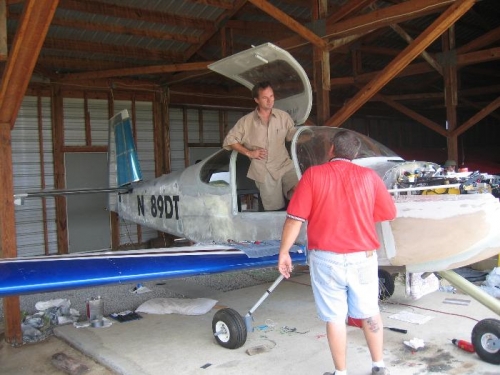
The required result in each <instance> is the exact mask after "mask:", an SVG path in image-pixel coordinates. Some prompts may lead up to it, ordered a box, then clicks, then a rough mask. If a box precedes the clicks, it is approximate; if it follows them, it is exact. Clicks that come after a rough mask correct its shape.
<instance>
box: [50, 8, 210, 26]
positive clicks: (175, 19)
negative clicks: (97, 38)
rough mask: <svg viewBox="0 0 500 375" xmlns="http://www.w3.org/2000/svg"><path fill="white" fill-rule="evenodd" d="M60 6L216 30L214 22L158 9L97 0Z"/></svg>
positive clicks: (78, 10)
mask: <svg viewBox="0 0 500 375" xmlns="http://www.w3.org/2000/svg"><path fill="white" fill-rule="evenodd" d="M59 7H60V8H62V9H69V10H74V11H77V12H84V13H91V14H99V15H103V16H109V17H117V18H126V19H132V20H136V21H145V22H152V23H160V24H166V25H172V26H183V27H191V28H194V29H201V30H205V31H209V32H210V31H213V30H214V25H213V23H212V22H210V21H208V20H204V19H200V18H194V17H185V16H179V15H172V14H169V13H162V12H159V11H157V10H148V9H144V8H134V7H128V6H120V5H115V4H108V3H103V2H100V1H95V0H85V1H79V0H60V1H59Z"/></svg>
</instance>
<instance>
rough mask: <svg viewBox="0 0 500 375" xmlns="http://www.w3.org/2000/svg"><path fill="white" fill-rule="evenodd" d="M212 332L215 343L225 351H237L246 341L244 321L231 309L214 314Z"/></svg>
mask: <svg viewBox="0 0 500 375" xmlns="http://www.w3.org/2000/svg"><path fill="white" fill-rule="evenodd" d="M212 332H213V333H214V336H215V340H216V341H217V343H218V344H219V345H220V346H222V347H224V348H226V349H237V348H239V347H241V346H243V344H244V343H245V341H246V340H247V327H246V325H245V320H244V319H243V317H242V316H241V315H240V314H239V313H238V312H237V311H235V310H233V309H228V308H226V309H221V310H219V311H217V312H216V313H215V315H214V318H213V319H212Z"/></svg>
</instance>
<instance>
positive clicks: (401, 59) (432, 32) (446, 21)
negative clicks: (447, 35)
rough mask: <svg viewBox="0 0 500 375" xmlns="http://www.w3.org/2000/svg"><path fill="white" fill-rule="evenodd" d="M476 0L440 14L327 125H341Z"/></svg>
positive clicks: (470, 0)
mask: <svg viewBox="0 0 500 375" xmlns="http://www.w3.org/2000/svg"><path fill="white" fill-rule="evenodd" d="M474 3H475V1H474V0H462V1H457V2H456V3H455V4H453V5H452V6H450V7H449V8H448V9H447V10H446V11H445V12H443V14H441V16H439V17H438V18H437V19H436V20H435V21H434V22H433V23H432V24H431V25H430V26H429V27H428V28H427V29H426V30H425V31H424V32H423V33H422V34H420V35H419V36H418V37H417V38H416V39H415V41H414V42H413V43H412V44H410V45H409V46H408V47H406V48H405V49H404V50H403V51H402V52H401V53H400V55H398V57H396V58H395V59H394V60H393V61H392V62H391V63H389V64H388V65H387V66H386V68H385V69H383V70H382V71H381V72H380V73H379V74H378V75H377V76H376V77H375V78H374V79H373V80H372V81H371V82H369V83H368V84H367V85H366V86H365V87H364V88H363V89H362V90H360V91H359V92H358V93H357V94H356V95H355V96H354V97H353V98H352V99H351V100H349V102H348V103H347V104H346V105H345V106H344V107H343V108H341V109H340V110H339V111H338V112H337V113H336V114H335V115H334V116H333V117H331V118H330V119H329V120H328V121H327V122H326V123H325V125H328V126H340V125H342V124H343V123H344V121H346V120H347V119H348V118H349V117H350V116H351V115H352V114H353V113H354V112H356V111H357V110H358V109H359V108H360V107H361V106H362V105H363V104H365V103H366V102H367V101H368V100H370V98H372V97H373V96H374V95H375V94H376V93H378V91H379V90H380V89H381V88H382V87H384V86H385V85H386V84H387V83H388V82H389V81H390V80H391V79H393V78H394V77H395V76H396V75H397V74H398V73H399V72H401V71H402V70H403V69H404V68H405V67H406V66H408V64H409V63H410V62H411V61H413V59H415V57H417V56H418V55H420V54H421V53H422V51H424V50H425V48H427V47H428V46H429V45H430V44H431V43H432V42H433V41H434V40H436V39H437V38H438V37H439V36H440V35H441V34H442V33H443V32H445V31H446V30H447V29H448V28H449V27H450V26H451V25H453V24H454V23H455V22H456V21H457V20H458V19H459V18H460V17H461V16H462V15H463V14H465V13H466V12H467V11H468V10H469V9H470V8H471V7H472V6H473V5H474Z"/></svg>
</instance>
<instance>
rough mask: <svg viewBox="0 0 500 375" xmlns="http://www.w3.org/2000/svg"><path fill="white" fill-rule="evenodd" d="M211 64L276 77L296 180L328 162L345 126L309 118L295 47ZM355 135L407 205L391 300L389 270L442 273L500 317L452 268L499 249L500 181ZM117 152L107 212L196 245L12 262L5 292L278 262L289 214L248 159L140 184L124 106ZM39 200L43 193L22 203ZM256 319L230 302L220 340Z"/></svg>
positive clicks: (236, 336)
mask: <svg viewBox="0 0 500 375" xmlns="http://www.w3.org/2000/svg"><path fill="white" fill-rule="evenodd" d="M209 68H210V69H212V70H213V71H215V72H218V73H220V74H223V75H225V76H227V77H229V78H231V79H233V80H235V81H237V82H239V83H241V84H243V85H244V86H246V87H248V88H249V89H251V88H252V87H253V86H254V85H255V84H256V83H257V82H260V81H271V82H273V87H274V92H275V97H276V102H275V106H276V107H277V108H280V109H283V110H285V111H287V112H288V113H289V114H290V115H291V116H292V118H293V119H294V121H295V123H296V125H298V126H297V130H296V133H295V135H294V138H293V140H292V141H291V144H290V145H289V151H290V155H291V158H292V160H293V162H294V166H295V171H296V173H297V175H298V176H299V178H300V177H301V176H302V174H303V173H304V171H305V170H306V169H307V168H309V167H310V166H313V165H317V164H321V163H324V162H326V161H327V157H328V149H329V146H330V139H331V137H332V136H333V135H334V134H335V132H337V131H338V130H339V129H338V128H332V127H324V126H305V125H303V124H304V123H305V121H306V119H307V118H308V116H309V113H310V110H311V106H312V90H311V85H310V82H309V79H308V77H307V75H306V73H305V71H304V70H303V69H302V67H301V66H300V65H299V64H298V63H297V61H296V60H295V59H294V58H293V57H292V56H291V55H290V54H289V53H288V52H286V51H284V50H283V49H281V48H279V47H277V46H275V45H273V44H270V43H267V44H263V45H261V46H258V47H253V48H251V49H249V50H246V51H243V52H240V53H237V54H235V55H232V56H230V57H227V58H225V59H222V60H220V61H218V62H216V63H214V64H212V65H210V66H209ZM358 137H359V138H360V139H361V141H362V146H361V149H360V152H359V154H358V156H357V158H356V159H355V160H354V161H353V162H354V163H356V164H359V165H362V166H365V167H369V168H372V169H373V170H375V171H376V172H377V173H378V174H379V176H380V177H381V178H382V179H383V181H384V183H385V185H386V187H387V189H388V190H389V191H390V192H391V193H392V194H393V195H394V199H395V202H396V206H397V209H398V215H397V218H396V219H395V220H393V221H391V222H383V223H380V224H379V225H378V226H377V231H378V235H379V239H380V242H381V246H380V249H378V251H379V252H378V253H379V264H380V266H381V271H380V272H379V277H380V278H381V280H384V283H385V287H386V288H387V289H388V290H389V295H392V292H393V291H394V284H393V283H394V281H393V278H392V277H391V274H390V271H389V270H393V269H397V270H404V271H406V272H410V273H417V272H421V273H433V272H438V273H439V274H440V275H441V276H442V277H444V278H446V279H447V280H450V282H452V283H453V284H454V285H456V286H457V287H459V288H460V289H462V290H465V291H466V292H467V293H468V294H470V295H471V296H472V297H473V298H476V299H478V300H479V301H480V302H482V303H484V304H485V305H486V306H487V307H489V308H491V309H492V310H493V311H495V312H497V314H500V302H499V301H497V300H495V299H494V298H493V297H491V296H489V295H487V294H486V293H485V292H483V291H482V290H480V289H479V288H476V287H475V286H473V285H472V284H470V283H469V282H468V281H467V280H465V279H463V278H461V277H460V276H458V275H457V274H456V273H454V272H453V271H452V270H453V269H456V268H459V267H462V266H466V265H469V264H472V263H475V262H479V261H481V260H483V259H487V258H490V257H493V256H495V255H498V254H500V231H498V230H497V227H498V223H500V202H499V200H498V199H497V198H496V197H494V196H493V195H492V194H491V189H492V187H498V183H499V177H498V176H492V175H487V174H481V173H479V172H475V173H459V174H455V175H446V174H445V173H444V171H443V169H442V168H441V167H440V166H439V165H438V164H436V163H433V162H424V161H405V160H403V159H402V158H401V157H399V156H398V155H397V154H395V153H394V152H393V151H391V150H390V149H388V148H387V147H385V146H383V145H382V144H380V143H379V142H377V141H375V140H373V139H371V138H369V137H367V136H364V135H362V134H358ZM113 140H114V141H113ZM108 147H109V148H108V150H109V165H110V186H109V189H111V190H113V191H115V193H112V194H111V193H110V210H113V211H115V212H117V213H118V215H119V216H120V217H121V218H123V219H125V220H128V221H131V222H134V223H138V224H141V225H144V226H148V227H151V228H154V229H156V230H158V231H163V232H167V233H170V234H172V235H175V236H178V237H183V238H187V239H189V240H191V241H193V242H194V243H196V245H195V246H190V247H186V248H170V249H155V250H153V249H148V250H143V251H126V252H101V253H84V254H76V255H67V256H52V257H37V258H16V259H3V260H0V297H4V296H8V295H19V294H26V293H36V292H42V291H55V290H62V289H73V288H77V287H88V286H96V285H102V284H110V283H117V282H132V281H140V280H149V279H154V278H173V277H186V276H192V275H196V274H207V273H216V272H225V271H236V270H240V269H247V268H258V267H267V266H274V265H276V262H277V256H276V253H277V250H278V249H279V240H280V236H281V230H282V228H283V224H284V221H285V218H286V213H285V212H283V211H281V212H280V211H272V212H265V211H263V210H262V206H261V204H260V202H259V191H258V189H257V188H256V186H255V183H254V182H253V180H250V179H249V178H247V177H246V173H247V170H248V167H249V163H250V160H249V159H248V158H247V157H246V156H244V155H242V154H239V153H237V152H236V151H227V150H224V149H221V150H219V151H217V152H216V153H214V154H213V155H211V156H210V157H208V158H206V159H204V160H202V161H201V162H199V163H196V164H194V165H192V166H190V167H187V168H186V169H184V170H182V171H177V172H173V173H170V174H168V175H163V176H161V177H158V178H156V179H154V180H151V181H142V180H141V176H140V175H141V173H140V166H139V163H138V159H137V154H136V151H135V147H134V142H133V139H132V133H131V131H130V118H129V117H128V114H127V112H126V111H122V112H120V113H118V114H117V115H115V116H114V117H113V118H112V119H111V120H110V142H109V144H108ZM452 193H458V194H452ZM31 196H36V194H31V195H30V194H29V193H28V194H25V195H20V196H18V198H19V199H21V200H24V199H26V198H30V197H31ZM306 243H307V238H306V232H305V229H303V231H302V232H301V234H300V236H299V238H298V241H297V246H296V248H295V249H294V250H295V252H294V253H293V260H294V262H295V264H306V255H305V254H304V251H303V250H302V249H303V248H304V247H305V245H306ZM381 275H382V276H381ZM279 281H281V280H280V279H278V280H277V281H276V282H275V284H273V286H272V287H271V288H270V290H269V292H270V291H272V289H274V287H275V286H276V285H277V283H278V282H279ZM469 284H470V285H469ZM471 285H472V286H471ZM391 289H392V290H391ZM260 303H261V301H259V303H258V304H260ZM258 304H257V305H258ZM255 308H256V306H254V309H255ZM254 309H252V310H254ZM252 310H251V311H250V312H249V314H250V315H251V313H253V311H252ZM248 318H249V315H248V314H247V317H246V321H244V320H242V318H241V316H240V315H239V314H238V313H236V312H235V311H234V310H232V309H223V310H220V311H219V312H218V313H217V314H216V316H215V317H214V321H213V330H214V335H215V336H216V339H217V341H218V342H219V344H220V345H222V346H224V347H227V348H237V347H240V346H241V345H243V344H244V342H245V340H246V332H247V331H248V330H249V329H251V327H250V325H249V323H248ZM472 337H473V340H472V341H473V344H474V345H475V347H476V351H477V352H478V354H479V356H480V357H481V358H483V359H484V360H486V361H488V362H492V363H500V321H498V320H495V319H488V320H486V321H483V322H480V323H478V325H476V327H475V329H474V331H473V335H472Z"/></svg>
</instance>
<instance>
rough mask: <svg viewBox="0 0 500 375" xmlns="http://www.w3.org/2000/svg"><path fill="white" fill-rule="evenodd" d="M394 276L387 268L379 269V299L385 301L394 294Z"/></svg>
mask: <svg viewBox="0 0 500 375" xmlns="http://www.w3.org/2000/svg"><path fill="white" fill-rule="evenodd" d="M395 288H396V287H395V285H394V277H393V276H392V275H391V274H390V273H389V272H387V271H386V270H383V269H380V268H379V270H378V299H379V300H381V301H383V300H386V299H388V298H390V297H392V295H393V294H394V289H395Z"/></svg>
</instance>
